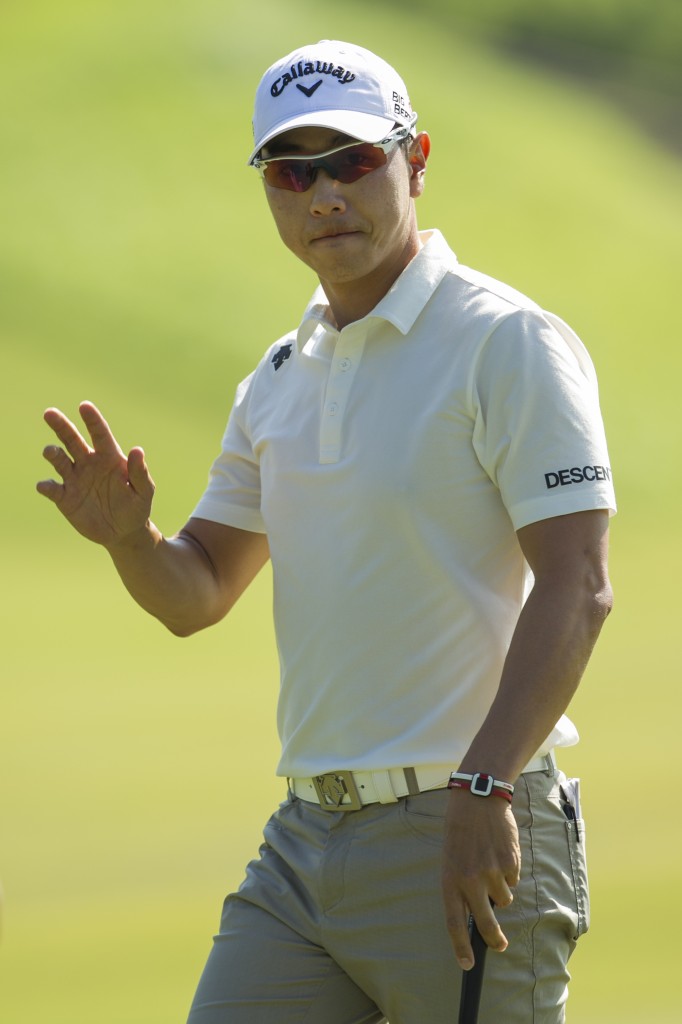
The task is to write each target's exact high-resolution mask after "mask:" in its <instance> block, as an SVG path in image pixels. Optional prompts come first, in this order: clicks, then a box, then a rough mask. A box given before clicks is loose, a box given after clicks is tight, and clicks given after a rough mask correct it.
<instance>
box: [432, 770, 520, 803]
mask: <svg viewBox="0 0 682 1024" xmlns="http://www.w3.org/2000/svg"><path fill="white" fill-rule="evenodd" d="M448 789H465V790H468V791H469V792H470V793H471V794H472V796H477V797H483V798H485V797H489V796H496V797H500V798H501V799H503V800H506V801H507V802H508V803H511V802H512V797H513V795H514V787H513V785H512V784H511V782H504V781H502V780H501V779H496V778H494V777H493V776H492V775H490V774H489V773H488V772H474V773H473V774H469V773H468V772H452V774H451V775H450V780H449V782H448Z"/></svg>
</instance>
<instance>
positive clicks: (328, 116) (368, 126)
mask: <svg viewBox="0 0 682 1024" xmlns="http://www.w3.org/2000/svg"><path fill="white" fill-rule="evenodd" d="M395 123H396V122H395V120H394V119H392V118H388V117H379V116H378V115H377V114H361V113H358V111H356V110H314V111H313V110H311V111H310V113H309V114H297V115H296V117H291V118H289V119H288V120H285V121H282V122H281V123H280V124H278V125H276V126H275V127H274V128H271V129H270V131H268V132H267V133H266V134H265V135H264V136H263V137H262V138H260V139H257V140H256V146H255V149H254V150H253V152H252V154H251V156H250V157H249V164H252V163H253V161H254V159H255V158H256V157H257V156H258V154H259V153H260V151H261V149H262V148H263V146H267V144H268V142H271V141H272V140H273V139H274V138H276V137H277V136H278V135H282V133H283V132H288V131H291V129H292V128H311V127H312V128H334V129H336V131H338V132H343V134H344V135H349V136H350V137H351V138H352V139H359V140H360V141H361V142H381V140H382V139H385V138H386V136H387V135H389V134H390V132H391V129H392V128H393V126H394V124H395Z"/></svg>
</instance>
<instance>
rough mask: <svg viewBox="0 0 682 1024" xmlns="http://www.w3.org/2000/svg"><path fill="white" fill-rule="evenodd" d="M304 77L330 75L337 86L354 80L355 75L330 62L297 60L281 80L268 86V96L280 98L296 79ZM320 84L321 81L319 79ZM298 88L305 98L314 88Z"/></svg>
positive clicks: (277, 79)
mask: <svg viewBox="0 0 682 1024" xmlns="http://www.w3.org/2000/svg"><path fill="white" fill-rule="evenodd" d="M306 75H330V76H331V78H336V79H337V81H338V83H339V85H347V83H348V82H353V81H354V80H355V75H354V74H353V72H352V71H346V69H345V68H342V67H341V66H340V65H336V64H333V63H332V62H331V61H329V63H328V62H327V61H322V60H316V61H315V62H313V61H302V60H299V62H298V64H292V65H291V67H290V68H289V70H288V71H285V72H284V74H283V75H282V76H281V78H276V79H275V81H274V82H273V83H272V85H271V86H270V94H271V95H272V96H281V95H282V93H283V92H284V90H285V89H286V87H287V86H288V85H290V84H291V83H292V82H295V81H296V79H297V78H305V77H306ZM321 82H322V79H320V83H321ZM299 88H300V90H301V92H304V93H305V94H306V96H311V95H312V94H313V92H314V91H315V87H313V88H312V89H307V88H306V87H305V86H304V85H299Z"/></svg>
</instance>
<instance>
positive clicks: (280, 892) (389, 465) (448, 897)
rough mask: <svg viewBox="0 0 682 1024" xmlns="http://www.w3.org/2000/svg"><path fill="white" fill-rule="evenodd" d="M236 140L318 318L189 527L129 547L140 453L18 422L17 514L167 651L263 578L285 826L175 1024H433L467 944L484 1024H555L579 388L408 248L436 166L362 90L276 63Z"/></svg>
mask: <svg viewBox="0 0 682 1024" xmlns="http://www.w3.org/2000/svg"><path fill="white" fill-rule="evenodd" d="M253 129H254V146H253V152H252V153H251V154H250V157H249V163H250V164H251V165H252V168H253V170H252V172H251V173H253V175H254V182H253V187H260V188H262V190H263V194H264V198H265V201H266V202H267V203H268V205H269V207H270V210H271V213H272V216H273V217H274V220H275V224H276V226H277V228H278V231H279V234H280V236H281V239H282V241H283V243H284V245H285V246H286V247H287V248H289V249H290V250H291V251H292V252H293V254H294V255H295V256H296V257H298V259H300V260H302V261H303V262H304V263H305V264H306V265H307V266H309V267H310V269H311V270H312V271H313V273H314V274H315V275H316V277H317V279H318V281H319V287H317V290H316V291H315V292H314V294H313V296H312V298H311V300H310V302H309V304H308V305H307V307H306V308H305V312H304V313H303V317H302V320H301V322H300V324H299V325H298V326H297V327H294V328H293V329H292V330H289V331H288V333H286V334H284V335H283V336H282V337H281V338H280V339H279V340H278V341H276V342H275V343H274V344H273V345H271V347H270V348H268V349H267V351H266V352H265V355H264V356H263V358H262V359H261V361H260V362H259V363H258V365H257V367H256V368H255V370H254V371H253V373H252V374H251V375H250V376H249V377H248V378H247V379H246V380H244V381H243V382H242V383H241V384H240V386H239V387H238V389H237V394H236V398H235V401H234V406H233V408H232V412H231V415H230V418H229V422H228V424H227V428H226V431H225V434H224V438H223V441H222V447H221V451H220V454H219V455H218V456H217V458H216V460H215V462H214V464H213V468H212V470H211V473H210V479H209V483H208V487H207V489H206V492H205V493H204V495H203V496H202V497H201V498H200V499H199V502H198V504H197V505H196V508H195V510H194V512H193V514H192V515H191V517H190V518H189V521H188V522H187V524H186V525H185V527H184V528H183V529H181V530H180V531H179V532H178V533H177V534H175V535H174V536H172V537H165V536H163V535H162V534H161V533H160V531H159V530H158V529H157V528H156V526H154V525H153V523H152V522H151V520H150V510H151V505H152V496H153V493H154V484H153V482H152V478H151V476H150V473H149V471H148V469H147V465H146V462H145V457H144V453H143V451H142V449H140V448H133V449H132V451H131V452H130V453H129V454H128V455H126V454H125V453H123V452H122V451H121V449H120V448H119V446H118V444H117V443H116V441H115V439H114V436H113V435H112V433H111V431H110V428H109V426H108V425H107V423H106V421H105V420H104V418H103V417H102V415H101V414H100V412H99V411H98V410H97V409H96V408H95V406H93V405H92V404H90V403H83V404H82V405H81V408H80V413H81V416H82V419H83V421H84V423H85V427H86V428H87V434H88V435H89V441H87V440H85V437H84V436H83V435H82V434H81V433H80V432H79V430H78V429H77V428H76V427H75V426H74V425H73V424H72V423H71V422H70V421H69V420H68V419H67V418H66V417H65V416H64V415H63V414H62V413H61V412H59V411H58V410H56V409H51V410H48V412H47V413H46V414H45V418H46V420H47V423H48V424H49V426H50V427H51V428H52V429H53V431H54V433H55V434H56V436H57V440H58V443H57V444H53V445H50V446H49V447H47V448H46V450H45V456H46V458H47V460H48V461H49V462H50V463H51V464H52V466H53V467H54V470H55V471H56V475H57V476H58V477H59V478H60V480H45V481H42V482H41V483H40V484H39V485H38V489H39V491H40V492H41V493H42V494H43V495H45V496H46V497H47V498H49V499H51V500H52V501H53V502H54V503H55V505H56V506H57V507H58V508H59V509H60V511H61V512H62V513H63V514H64V515H65V516H66V518H67V519H68V520H69V521H70V522H71V524H72V525H73V526H74V527H75V528H76V529H77V530H78V531H80V532H81V533H82V534H84V535H85V536H86V537H88V538H89V539H90V540H92V541H95V542H97V543H99V544H101V545H103V546H104V547H105V548H106V549H107V550H108V552H109V554H110V555H111V557H112V559H113V561H114V564H115V566H116V569H117V570H118V572H119V574H120V576H121V578H122V580H123V582H124V584H125V586H126V587H127V588H128V590H129V591H130V593H131V594H132V596H133V597H134V598H135V600H136V601H138V602H139V604H141V605H142V607H143V608H145V609H146V610H147V611H148V612H150V613H151V614H152V615H154V616H156V617H157V618H158V619H160V620H161V622H163V623H164V624H165V625H166V626H167V627H168V629H170V630H171V631H172V632H173V633H175V634H177V635H178V636H186V635H188V634H191V633H194V632H195V631H197V630H200V629H203V628H204V627H206V626H210V625H212V624H214V623H217V622H218V621H219V620H221V619H222V618H223V616H225V615H226V614H227V612H228V611H229V610H230V608H231V607H232V606H233V604H234V603H235V601H237V599H238V598H239V596H240V595H241V594H242V592H243V591H244V590H245V588H246V587H247V586H248V585H249V583H250V582H251V581H252V580H253V578H254V577H255V576H256V574H257V573H258V571H259V570H260V569H261V568H262V566H263V565H264V564H265V562H266V561H267V559H268V558H269V559H270V560H271V562H272V570H273V579H274V618H275V627H276V634H277V643H278V649H279V656H280V661H281V689H280V697H279V706H278V726H279V733H280V737H281V758H280V760H279V765H278V768H277V772H278V774H279V775H280V776H281V777H282V798H283V803H282V805H281V806H280V808H279V809H278V810H277V811H276V812H275V814H274V815H273V817H272V818H271V820H270V821H269V823H268V824H267V825H266V828H265V837H264V842H263V845H262V846H261V848H260V851H259V854H258V856H256V858H255V859H254V860H253V862H252V863H250V864H249V865H248V867H247V869H246V876H245V879H244V882H243V884H242V885H241V887H240V889H239V891H238V892H236V893H234V894H232V895H230V896H228V897H227V899H226V901H225V904H224V909H223V914H222V919H221V923H220V928H219V932H218V934H217V935H216V937H215V941H214V944H213V947H212V950H211V952H210V955H209V958H208V962H207V965H206V968H205V971H204V973H203V976H202V978H201V980H200V983H199V986H198V990H197V993H196V996H195V998H194V1002H193V1005H192V1008H191V1011H190V1017H189V1020H190V1022H191V1024H228V1022H229V1024H304V1022H305V1024H360V1022H380V1021H386V1020H388V1021H390V1024H452V1022H453V1021H454V1020H455V1018H456V1013H457V1006H458V1000H459V993H460V987H461V981H462V977H463V972H464V971H467V970H469V969H470V968H471V966H472V963H473V954H472V949H471V944H470V939H469V932H468V919H469V915H470V913H471V914H472V915H473V917H474V919H475V921H476V923H477V925H478V928H479V930H480V932H481V934H482V936H483V939H484V940H485V943H486V944H487V946H488V947H489V949H490V951H491V955H489V956H488V958H487V966H486V975H485V980H484V986H483V995H482V1001H481V1007H480V1017H479V1020H480V1021H481V1022H483V1024H531V1022H533V1024H556V1022H559V1021H563V1020H564V1013H565V1001H566V996H567V981H568V972H567V962H568V959H569V956H570V955H571V952H572V951H573V949H574V946H575V943H576V940H577V938H578V936H580V935H581V933H582V932H584V931H585V929H586V928H587V926H588V913H589V911H588V894H587V881H586V870H585V833H584V824H583V822H582V821H581V818H580V808H579V801H578V786H577V783H576V781H575V780H568V779H566V777H565V776H564V775H563V773H562V772H561V770H560V768H559V767H558V765H557V762H558V763H559V764H560V761H561V750H562V748H564V747H566V746H569V745H571V744H573V743H575V742H576V741H577V733H576V730H575V727H574V725H573V724H572V722H571V721H570V720H569V719H568V718H567V717H566V716H565V714H564V712H565V710H566V708H567V706H568V704H569V702H570V700H571V697H572V696H573V694H574V692H575V690H576V687H577V686H578V683H579V681H580V678H581V676H582V674H583V671H584V669H585V666H586V664H587V662H588V659H589V657H590V653H591V651H592V648H593V645H594V643H595V641H596V639H597V636H598V634H599V631H600V628H601V626H602V623H603V621H604V619H605V618H606V616H607V614H608V612H609V610H610V606H611V589H610V585H609V581H608V575H607V533H608V521H609V514H610V513H612V512H613V511H614V510H615V502H614V494H613V487H612V479H611V469H610V465H609V457H608V454H607V448H606V443H605V438H604V430H603V425H602V419H601V415H600V411H599V404H598V394H597V383H596V379H595V374H594V370H593V367H592V364H591V362H590V359H589V356H588V355H587V353H586V351H585V349H584V347H583V345H582V344H581V342H580V341H579V340H578V338H577V337H576V335H575V334H574V333H573V332H572V330H571V329H570V328H569V327H567V326H566V324H565V323H563V322H562V321H561V320H560V319H559V318H558V317H557V316H555V315H553V314H552V313H549V312H545V311H544V310H542V309H541V308H540V307H539V306H537V305H536V304H535V303H534V302H532V301H531V300H530V299H528V298H526V297H524V296H523V295H521V294H519V293H518V292H516V291H514V290H513V289H511V288H509V287H507V286H505V285H503V284H500V283H498V282H497V281H495V280H492V279H491V278H489V277H487V276H485V275H484V274H482V273H479V272H477V271H475V270H472V269H469V268H468V267H467V266H464V265H462V264H460V263H459V262H458V261H457V258H456V257H455V255H454V253H453V252H452V251H451V249H450V248H449V246H448V244H447V242H446V240H445V238H444V237H443V236H442V235H441V234H440V233H439V232H438V231H437V230H429V231H424V232H420V231H419V230H418V227H417V219H416V201H417V200H418V199H419V197H420V195H421V194H422V192H423V190H424V185H425V176H426V168H427V160H428V157H429V152H430V148H431V145H430V140H429V136H428V135H427V134H426V133H425V132H423V131H420V130H418V128H417V115H416V113H414V111H413V109H412V106H411V103H410V98H409V95H408V91H407V88H406V86H405V84H404V82H403V81H402V79H401V78H400V77H399V76H398V74H397V73H396V71H395V70H393V68H392V67H390V66H389V65H388V64H386V63H385V62H384V61H383V60H381V59H380V58H379V57H377V56H376V55H374V54H372V53H370V52H368V51H367V50H364V49H361V48H359V47H357V46H353V45H350V44H347V43H342V42H337V41H330V40H324V41H321V42H318V43H315V44H313V45H307V46H304V47H302V48H301V49H299V50H296V51H295V52H293V53H290V54H288V55H287V56H286V57H284V58H283V59H281V60H279V61H277V63H275V64H274V65H273V66H272V67H270V68H269V69H268V70H267V71H266V72H265V75H264V77H263V79H262V81H261V83H260V85H259V87H258V90H257V94H256V103H255V114H254V120H253ZM245 155H246V154H245ZM258 176H260V178H261V179H262V184H260V185H258V184H257V181H256V180H255V179H256V178H257V177H258ZM453 201H457V196H456V195H455V196H453ZM258 269H260V268H258ZM254 270H256V268H254ZM261 290H262V295H263V302H267V301H268V282H267V280H266V279H263V280H262V281H261ZM257 331H258V316H257V309H254V310H253V333H254V335H255V334H257ZM254 344H258V342H257V341H255V342H254ZM263 347H265V343H264V345H263ZM261 351H262V349H261ZM226 656H229V655H226ZM223 770H224V772H225V779H226V790H227V791H229V786H228V779H229V780H231V781H230V783H229V785H232V784H237V785H240V786H245V787H247V788H248V786H249V781H248V780H247V779H233V778H232V776H231V775H230V766H229V764H228V763H227V761H226V762H225V765H224V766H223Z"/></svg>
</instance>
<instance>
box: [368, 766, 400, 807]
mask: <svg viewBox="0 0 682 1024" xmlns="http://www.w3.org/2000/svg"><path fill="white" fill-rule="evenodd" d="M372 782H373V783H374V785H375V787H376V791H377V796H378V797H379V803H381V804H397V803H398V797H397V796H396V795H395V790H394V789H393V783H392V782H391V774H390V772H389V771H387V770H386V771H380V772H372Z"/></svg>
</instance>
